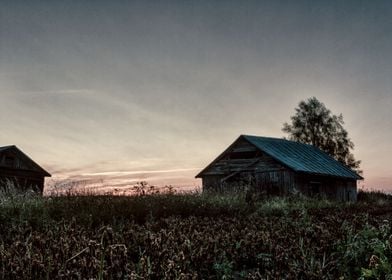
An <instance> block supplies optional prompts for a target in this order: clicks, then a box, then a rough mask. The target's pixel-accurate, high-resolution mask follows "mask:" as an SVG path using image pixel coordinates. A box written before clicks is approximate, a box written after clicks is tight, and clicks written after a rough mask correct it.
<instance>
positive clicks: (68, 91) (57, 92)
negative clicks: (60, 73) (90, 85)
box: [23, 88, 95, 95]
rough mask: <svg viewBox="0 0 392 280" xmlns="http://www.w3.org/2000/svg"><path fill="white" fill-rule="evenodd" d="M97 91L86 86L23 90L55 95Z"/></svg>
mask: <svg viewBox="0 0 392 280" xmlns="http://www.w3.org/2000/svg"><path fill="white" fill-rule="evenodd" d="M94 92H95V91H94V90H92V89H86V88H80V89H79V88H75V89H53V90H33V91H26V92H23V93H24V94H37V95H39V94H43V95H47V94H53V95H66V94H93V93H94Z"/></svg>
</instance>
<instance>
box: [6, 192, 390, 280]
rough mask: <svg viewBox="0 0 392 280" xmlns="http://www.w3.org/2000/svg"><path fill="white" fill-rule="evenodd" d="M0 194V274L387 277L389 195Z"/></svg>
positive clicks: (15, 276) (19, 276)
mask: <svg viewBox="0 0 392 280" xmlns="http://www.w3.org/2000/svg"><path fill="white" fill-rule="evenodd" d="M359 199H360V201H359V202H358V203H356V204H343V203H336V202H331V201H326V200H316V199H309V198H304V197H289V198H266V199H260V200H257V201H255V202H254V203H252V204H249V203H246V202H245V197H244V196H243V195H240V194H226V195H211V194H210V195H205V194H198V193H194V194H154V195H139V196H134V197H118V196H117V197H115V196H63V197H51V198H48V197H46V198H45V197H44V198H42V197H37V196H35V195H32V194H18V193H15V192H7V191H4V192H3V193H2V194H1V196H0V279H358V278H361V279H392V278H391V277H392V249H391V246H392V236H391V234H392V232H391V218H392V197H391V196H388V195H385V194H382V193H374V192H373V193H364V192H362V193H360V195H359Z"/></svg>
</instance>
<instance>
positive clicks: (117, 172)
mask: <svg viewBox="0 0 392 280" xmlns="http://www.w3.org/2000/svg"><path fill="white" fill-rule="evenodd" d="M199 169H200V167H198V168H180V169H163V170H140V171H108V172H93V173H83V174H81V176H122V175H137V174H153V173H176V172H185V171H194V170H199Z"/></svg>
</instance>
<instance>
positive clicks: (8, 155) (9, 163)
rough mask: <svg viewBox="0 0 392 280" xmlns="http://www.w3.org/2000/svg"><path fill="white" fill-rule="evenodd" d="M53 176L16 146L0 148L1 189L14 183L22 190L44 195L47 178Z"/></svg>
mask: <svg viewBox="0 0 392 280" xmlns="http://www.w3.org/2000/svg"><path fill="white" fill-rule="evenodd" d="M50 176H51V175H50V174H49V173H48V172H47V171H45V170H44V169H43V168H42V167H41V166H39V165H38V164H37V163H35V162H34V161H33V160H32V159H31V158H30V157H28V156H27V155H26V154H24V153H23V152H22V151H21V150H19V149H18V148H17V147H16V146H5V147H0V187H3V186H5V185H6V184H7V182H12V183H13V184H14V185H15V187H17V188H20V189H21V190H26V189H28V188H32V189H33V190H35V191H37V192H39V193H42V192H43V189H44V181H45V177H50Z"/></svg>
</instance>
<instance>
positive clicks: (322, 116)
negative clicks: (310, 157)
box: [282, 97, 362, 173]
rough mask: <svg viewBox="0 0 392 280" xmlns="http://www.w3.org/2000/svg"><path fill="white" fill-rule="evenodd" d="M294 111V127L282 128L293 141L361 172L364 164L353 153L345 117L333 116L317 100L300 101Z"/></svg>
mask: <svg viewBox="0 0 392 280" xmlns="http://www.w3.org/2000/svg"><path fill="white" fill-rule="evenodd" d="M295 112H296V113H295V115H294V116H292V117H291V124H288V123H284V124H283V128H282V131H283V132H286V133H288V134H289V139H290V140H293V141H297V142H300V143H305V144H312V145H313V146H316V147H318V148H319V149H320V150H322V151H324V152H326V153H327V154H329V155H331V156H332V157H334V158H335V159H336V160H338V161H340V162H341V163H343V164H345V165H346V166H348V167H350V168H351V169H354V170H355V171H357V172H358V173H362V171H361V170H359V166H360V164H361V161H359V160H355V158H354V155H353V154H352V153H351V150H353V149H354V143H353V142H352V141H351V139H350V138H349V137H348V133H347V131H346V130H345V129H344V127H343V124H344V121H343V116H342V114H339V115H338V116H336V115H333V114H332V113H331V111H330V110H328V109H327V108H326V107H325V105H324V103H322V102H320V101H319V100H318V99H317V98H316V97H311V98H309V99H307V100H306V101H301V102H300V103H299V105H298V107H297V108H295Z"/></svg>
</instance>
